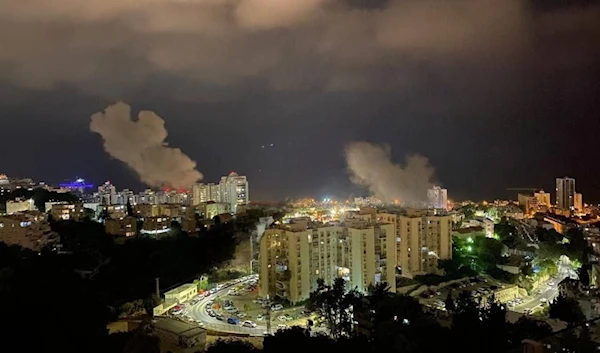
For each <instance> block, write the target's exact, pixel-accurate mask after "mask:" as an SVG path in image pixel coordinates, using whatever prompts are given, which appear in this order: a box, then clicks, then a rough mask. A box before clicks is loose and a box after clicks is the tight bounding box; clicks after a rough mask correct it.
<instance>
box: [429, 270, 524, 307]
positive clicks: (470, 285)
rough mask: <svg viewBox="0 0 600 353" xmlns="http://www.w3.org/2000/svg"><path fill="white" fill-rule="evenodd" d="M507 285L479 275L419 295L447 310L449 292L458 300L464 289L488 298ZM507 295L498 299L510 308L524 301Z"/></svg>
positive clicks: (474, 294)
mask: <svg viewBox="0 0 600 353" xmlns="http://www.w3.org/2000/svg"><path fill="white" fill-rule="evenodd" d="M506 288H507V286H506V285H505V284H503V283H500V282H498V281H496V280H493V279H491V278H487V277H483V276H479V277H476V278H465V279H463V280H462V281H459V282H456V283H453V284H451V285H448V286H445V287H443V288H440V289H438V290H427V291H425V292H423V293H421V294H420V295H419V301H420V302H421V303H422V304H424V305H428V306H430V307H433V308H435V309H438V310H446V305H445V303H444V301H445V300H446V298H447V296H448V293H449V292H450V293H451V296H452V298H453V299H454V300H456V299H457V298H458V296H459V294H460V293H461V292H463V291H469V292H471V295H472V296H473V297H474V298H476V299H479V298H481V299H484V300H485V299H486V298H488V297H490V296H491V295H492V294H496V293H501V292H502V291H503V290H505V289H506ZM505 297H506V296H498V297H497V299H498V301H500V302H502V303H505V304H507V306H508V307H509V308H511V307H514V306H515V305H518V304H520V303H523V299H522V298H515V297H511V298H510V299H508V298H505Z"/></svg>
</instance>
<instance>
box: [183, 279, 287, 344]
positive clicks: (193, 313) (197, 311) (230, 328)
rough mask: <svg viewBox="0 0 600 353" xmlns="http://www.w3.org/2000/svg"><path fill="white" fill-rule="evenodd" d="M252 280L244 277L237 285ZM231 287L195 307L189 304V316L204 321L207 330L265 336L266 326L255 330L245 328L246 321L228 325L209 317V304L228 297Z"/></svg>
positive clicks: (222, 289) (221, 290)
mask: <svg viewBox="0 0 600 353" xmlns="http://www.w3.org/2000/svg"><path fill="white" fill-rule="evenodd" d="M251 279H252V278H251V276H248V277H244V278H243V280H242V281H241V282H239V283H237V284H235V285H238V284H240V283H241V284H244V283H246V282H249V281H250V280H251ZM235 285H234V286H235ZM231 287H232V286H230V287H222V288H221V289H220V290H219V291H217V292H216V293H214V294H212V295H210V296H209V297H205V298H204V299H202V300H201V301H199V302H198V303H196V304H194V305H191V304H188V309H187V314H188V315H189V316H190V317H191V318H192V319H194V320H199V321H202V322H203V323H204V325H205V327H206V328H207V329H212V330H215V331H219V332H227V333H240V334H249V335H260V336H262V335H264V333H265V332H266V331H267V327H266V326H264V325H257V326H256V327H255V328H251V327H243V326H242V323H243V322H244V320H240V324H239V325H232V324H228V323H227V322H226V321H220V320H217V319H216V318H214V317H211V316H210V315H208V313H207V312H206V305H207V303H208V302H209V301H211V300H214V299H216V298H219V297H224V296H226V295H227V292H228V291H229V289H231ZM227 317H228V316H225V320H227ZM257 324H258V323H257ZM275 327H277V325H276V324H275Z"/></svg>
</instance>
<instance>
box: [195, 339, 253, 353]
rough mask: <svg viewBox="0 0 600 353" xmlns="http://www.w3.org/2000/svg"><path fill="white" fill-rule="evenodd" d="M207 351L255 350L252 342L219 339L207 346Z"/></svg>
mask: <svg viewBox="0 0 600 353" xmlns="http://www.w3.org/2000/svg"><path fill="white" fill-rule="evenodd" d="M206 352H207V353H251V352H256V347H254V346H253V345H252V343H250V342H247V341H242V340H238V339H228V340H222V339H219V340H217V341H216V342H215V343H213V344H211V345H210V346H208V349H207V350H206Z"/></svg>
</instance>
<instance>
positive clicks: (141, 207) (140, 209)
mask: <svg viewBox="0 0 600 353" xmlns="http://www.w3.org/2000/svg"><path fill="white" fill-rule="evenodd" d="M133 211H134V212H135V214H136V215H137V216H138V217H142V218H145V217H157V216H160V215H161V214H160V207H159V205H153V204H149V203H141V204H137V205H135V206H133Z"/></svg>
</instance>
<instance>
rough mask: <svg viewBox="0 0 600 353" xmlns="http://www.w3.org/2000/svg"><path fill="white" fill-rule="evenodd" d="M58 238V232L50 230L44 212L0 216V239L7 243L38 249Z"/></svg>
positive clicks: (55, 241) (54, 241)
mask: <svg viewBox="0 0 600 353" xmlns="http://www.w3.org/2000/svg"><path fill="white" fill-rule="evenodd" d="M59 240H60V238H59V236H58V234H56V233H54V232H52V231H51V230H50V224H48V222H47V221H46V217H45V215H44V214H41V213H39V212H36V211H28V212H23V213H15V214H12V215H6V216H0V241H1V242H4V243H6V244H7V245H19V246H21V247H23V248H27V249H31V250H34V251H40V250H41V249H43V248H44V247H45V246H47V245H50V244H53V243H57V242H58V241H59Z"/></svg>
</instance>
